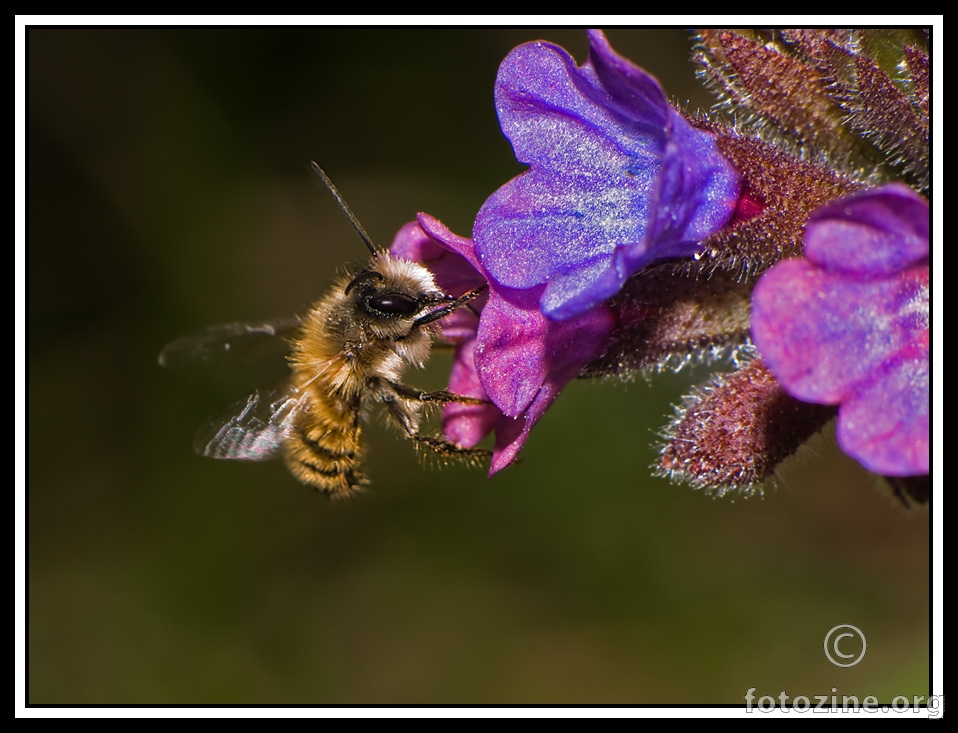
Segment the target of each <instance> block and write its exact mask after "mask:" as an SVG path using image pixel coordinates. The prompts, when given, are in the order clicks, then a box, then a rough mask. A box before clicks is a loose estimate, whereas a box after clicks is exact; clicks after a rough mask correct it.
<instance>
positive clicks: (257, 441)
mask: <svg viewBox="0 0 958 733" xmlns="http://www.w3.org/2000/svg"><path fill="white" fill-rule="evenodd" d="M302 397H303V393H302V392H300V391H299V390H298V389H296V388H295V387H294V386H293V385H292V384H290V383H289V382H280V383H278V384H274V385H270V386H268V387H261V388H260V389H258V390H256V391H255V392H253V393H252V394H251V395H249V397H246V398H245V399H242V400H239V401H238V402H235V403H233V404H232V405H230V406H229V407H228V408H227V409H226V410H225V411H224V412H223V413H222V414H220V415H219V416H217V417H215V418H213V419H212V420H210V421H209V422H208V423H207V424H206V425H205V426H204V427H203V428H201V429H200V431H199V432H198V433H197V434H196V439H195V440H194V441H193V447H194V448H195V449H196V452H197V453H199V454H200V455H201V456H207V457H208V458H220V459H226V460H233V461H266V460H269V459H271V458H277V457H279V455H280V453H281V451H282V447H283V443H284V442H285V440H286V439H287V438H288V437H289V434H290V432H291V431H292V429H293V426H294V423H295V420H296V416H297V414H298V412H299V410H300V409H301V405H302Z"/></svg>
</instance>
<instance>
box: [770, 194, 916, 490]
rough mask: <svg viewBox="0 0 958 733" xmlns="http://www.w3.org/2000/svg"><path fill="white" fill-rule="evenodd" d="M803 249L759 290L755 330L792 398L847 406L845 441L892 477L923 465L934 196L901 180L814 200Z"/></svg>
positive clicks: (841, 429) (842, 423)
mask: <svg viewBox="0 0 958 733" xmlns="http://www.w3.org/2000/svg"><path fill="white" fill-rule="evenodd" d="M805 254H806V257H807V259H791V260H785V261H784V262H780V263H779V264H777V265H776V266H775V267H773V268H772V269H771V270H769V271H768V272H767V273H765V275H763V276H762V278H761V279H760V280H759V282H758V284H757V285H756V287H755V290H754V292H753V294H752V337H753V338H754V340H755V344H756V346H757V347H758V350H759V352H761V354H762V356H763V357H764V359H765V361H766V363H767V364H768V366H769V368H770V369H771V370H772V372H773V373H774V374H775V376H776V377H777V378H778V380H779V381H780V382H781V383H782V385H783V386H784V387H785V389H786V390H787V391H788V392H789V393H790V394H791V395H792V396H794V397H796V398H798V399H800V400H804V401H806V402H816V403H820V404H827V405H840V408H839V412H838V442H839V444H840V445H841V447H842V449H843V450H844V451H845V452H846V453H848V454H849V455H851V456H853V457H854V458H856V459H857V460H858V461H859V462H860V463H862V465H864V466H865V467H866V468H868V469H869V470H872V471H875V472H876V473H880V474H884V475H886V476H910V475H920V474H927V473H928V463H929V459H928V448H929V443H928V427H929V425H928V423H929V366H928V343H929V333H928V311H929V299H928V285H929V270H928V255H929V243H928V202H927V201H926V200H925V199H924V198H922V197H921V196H919V195H918V194H916V193H914V192H913V191H912V190H911V189H909V188H907V187H905V186H903V185H900V184H889V185H887V186H884V187H882V188H878V189H873V190H871V191H868V192H865V193H862V194H858V195H856V196H852V197H849V198H846V199H842V200H840V201H836V202H833V203H831V204H828V205H827V206H823V207H821V208H819V209H817V210H816V211H815V212H814V213H813V214H812V215H811V217H810V218H809V222H808V225H807V226H806V228H805Z"/></svg>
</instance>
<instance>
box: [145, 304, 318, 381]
mask: <svg viewBox="0 0 958 733" xmlns="http://www.w3.org/2000/svg"><path fill="white" fill-rule="evenodd" d="M301 323H302V319H301V318H300V317H299V316H286V317H282V318H273V319H270V320H266V321H258V322H255V323H245V322H238V323H220V324H218V325H216V326H210V327H209V328H206V329H203V330H202V331H197V332H196V333H190V334H187V335H185V336H180V337H179V338H178V339H175V340H174V341H171V342H170V343H168V344H167V345H166V346H164V347H163V351H161V352H160V358H159V361H160V366H163V367H166V368H167V369H169V370H171V371H174V372H178V373H180V374H183V373H190V372H196V371H201V370H209V369H213V368H215V367H216V365H218V364H221V363H223V362H225V361H229V360H233V359H236V358H241V359H242V358H246V357H250V356H254V357H255V356H257V355H262V354H266V353H268V352H270V351H271V350H277V351H278V350H281V349H283V350H284V349H285V348H286V342H285V339H284V337H286V336H289V335H290V334H291V333H292V332H293V331H295V330H296V329H297V328H299V326H300V324H301Z"/></svg>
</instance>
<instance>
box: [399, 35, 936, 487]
mask: <svg viewBox="0 0 958 733" xmlns="http://www.w3.org/2000/svg"><path fill="white" fill-rule="evenodd" d="M589 45H590V52H589V57H588V59H587V60H586V62H585V63H584V64H582V65H581V66H579V65H577V64H576V62H575V60H574V59H573V58H572V57H571V56H570V55H569V54H568V53H567V52H566V51H565V50H563V49H562V48H559V47H558V46H555V45H552V44H549V43H545V42H535V43H528V44H524V45H522V46H519V47H518V48H516V49H514V50H513V51H512V52H511V53H510V54H509V55H508V56H507V57H506V59H505V60H504V61H503V62H502V65H501V66H500V69H499V74H498V78H497V80H496V87H495V101H496V109H497V111H498V114H499V120H500V124H501V126H502V130H503V133H504V134H505V135H506V137H507V138H508V139H509V141H510V142H511V144H512V147H513V149H514V151H515V155H516V157H517V158H518V160H519V161H520V162H522V163H524V164H527V165H528V166H529V168H528V170H526V171H525V172H524V173H522V174H520V175H519V176H517V177H516V178H514V179H513V180H511V181H509V182H508V183H506V184H505V185H503V186H502V187H501V188H499V189H498V190H497V191H496V192H494V193H493V194H492V195H491V196H490V197H489V198H488V200H487V201H486V202H485V204H484V205H483V206H482V208H481V210H480V211H479V212H478V214H477V216H476V221H475V225H474V229H473V232H472V238H471V239H468V238H464V237H460V236H457V235H455V234H453V233H451V232H450V231H448V230H447V229H446V228H445V227H444V226H443V225H442V224H441V223H439V222H438V221H437V220H436V219H434V218H432V217H430V216H427V215H424V214H421V215H420V216H419V218H418V220H417V221H416V222H413V223H411V224H409V225H407V226H406V227H405V228H404V229H403V230H402V231H401V232H400V233H399V234H398V235H397V237H396V241H395V242H394V244H393V246H392V250H391V251H392V252H393V254H395V255H398V256H401V257H405V258H408V259H412V260H416V261H418V262H422V263H425V264H426V265H427V266H428V267H429V268H430V269H431V270H432V271H433V273H434V274H435V276H436V281H437V283H438V284H439V285H440V286H441V287H442V288H443V289H444V290H446V292H449V293H451V294H453V295H458V294H461V293H463V292H466V291H468V290H470V289H473V288H475V287H478V286H480V285H483V284H486V285H488V289H487V293H486V294H484V295H483V296H482V297H481V298H480V299H478V300H477V301H476V302H474V304H473V305H474V306H475V307H474V309H473V310H472V311H468V310H465V309H461V310H460V311H457V312H456V313H455V314H453V315H452V316H450V317H448V318H447V319H445V320H444V321H443V323H442V324H441V327H442V336H443V338H444V339H445V340H447V341H450V342H452V343H454V344H455V345H456V355H455V360H454V363H453V368H452V374H451V377H450V383H449V384H450V390H451V391H453V392H455V393H458V394H462V395H465V396H469V397H476V398H480V399H484V400H488V403H487V404H479V405H476V404H459V403H452V404H450V405H447V407H446V409H445V414H444V431H445V433H446V436H447V437H448V438H449V439H450V440H452V441H455V442H456V443H458V444H460V445H463V446H467V447H471V446H473V445H475V444H476V443H478V442H479V441H480V440H482V439H483V438H484V437H485V436H486V435H488V434H489V433H490V432H494V433H495V450H494V455H493V460H492V465H491V470H490V473H495V472H497V471H499V470H501V469H503V468H504V467H506V466H507V465H509V463H511V462H512V461H513V460H514V459H515V457H516V455H517V454H518V452H519V451H520V449H521V448H522V446H523V444H524V443H525V441H526V439H527V438H528V436H529V432H530V430H531V428H532V426H533V425H534V424H535V423H536V422H537V421H538V420H539V419H540V418H541V417H542V415H543V414H544V412H545V411H546V409H547V408H548V406H549V405H550V404H551V403H552V402H553V400H555V398H556V397H557V395H558V394H559V392H560V391H561V390H562V388H563V387H564V386H565V385H566V384H567V383H568V382H569V381H570V380H572V379H573V378H576V377H582V376H608V375H624V374H628V373H630V372H633V371H636V370H639V371H657V370H661V369H663V368H679V367H681V366H682V365H684V364H686V363H689V362H695V363H706V364H708V363H713V362H715V361H717V360H719V359H729V358H730V359H731V360H732V362H733V364H734V365H735V367H736V369H735V371H733V372H731V373H728V374H724V375H722V376H713V377H712V378H711V379H710V380H709V381H708V382H707V383H706V385H704V386H702V387H699V388H697V389H696V390H695V391H694V392H693V394H691V395H690V396H689V397H688V398H687V399H686V400H685V401H684V402H683V404H682V405H681V406H680V407H678V408H677V409H676V415H675V418H674V419H673V421H672V423H671V424H670V425H669V426H668V427H667V428H666V429H665V432H664V434H663V437H664V441H665V442H664V444H663V446H662V453H661V458H660V462H659V464H658V465H657V466H656V467H655V470H656V471H657V472H659V473H661V474H664V475H668V476H670V477H672V478H673V479H675V480H680V481H684V482H687V483H689V484H691V485H693V486H696V487H702V488H707V489H709V490H714V491H717V492H719V493H722V492H724V491H727V490H729V489H737V490H744V491H746V492H752V491H756V490H760V488H761V486H762V484H763V482H765V481H766V479H769V478H770V477H772V476H774V473H775V471H776V469H777V467H778V466H779V464H780V463H781V461H782V460H783V459H784V458H786V457H788V456H789V455H791V454H792V453H794V452H795V450H796V449H797V448H798V447H799V446H800V445H801V444H802V443H803V442H804V441H805V440H807V439H808V437H810V435H812V434H813V433H815V432H817V431H818V430H819V429H820V428H821V427H822V426H823V425H824V424H825V423H827V422H828V421H829V420H831V419H832V418H833V417H834V415H835V414H836V411H837V414H838V438H839V443H840V445H841V446H842V447H843V449H844V450H845V451H846V452H848V453H849V454H850V455H852V456H853V457H855V458H856V459H858V460H859V461H860V462H861V463H862V464H863V465H865V466H866V467H867V468H869V469H870V470H873V471H875V472H877V473H879V474H883V475H886V476H893V477H915V476H919V477H920V476H923V475H925V474H927V473H928V464H929V461H928V446H929V443H928V438H929V428H928V414H929V409H928V403H929V376H928V373H929V370H928V345H929V336H928V311H929V296H928V292H929V238H928V217H929V214H928V204H927V201H926V199H925V198H924V197H923V194H924V193H926V191H927V186H928V110H929V103H928V73H927V69H928V56H927V50H926V49H927V47H928V38H927V34H923V33H920V32H911V31H901V32H897V35H895V34H894V33H891V34H890V33H887V32H884V33H878V32H852V31H828V30H817V31H779V32H775V33H771V34H766V35H762V34H758V33H741V32H740V33H733V32H730V31H707V32H704V33H702V34H701V36H700V37H699V45H698V49H697V53H696V60H697V61H698V63H699V64H700V67H701V72H702V76H703V77H704V78H705V79H706V81H707V82H708V83H709V84H710V85H712V86H713V87H715V88H716V89H717V91H718V93H719V96H720V98H721V100H722V104H724V105H725V107H726V108H728V109H729V110H730V111H733V112H736V113H742V112H744V113H745V115H744V116H743V117H744V118H746V119H748V120H749V123H748V124H744V125H743V124H740V123H734V122H733V121H732V117H731V116H728V115H725V114H724V111H723V110H722V109H719V110H718V111H717V112H716V113H715V114H714V115H712V116H708V117H706V116H697V117H692V116H689V115H687V114H686V113H684V112H682V111H680V110H678V109H677V108H676V107H674V106H673V105H672V104H671V103H670V102H669V100H668V98H667V96H666V94H665V92H664V91H663V89H662V88H661V86H660V85H659V83H658V81H657V80H656V79H655V78H654V77H652V76H651V75H650V74H648V73H647V72H645V71H644V70H642V69H640V68H638V67H637V66H635V65H634V64H632V63H631V62H630V61H628V60H627V59H625V58H623V57H622V56H620V55H618V54H617V53H616V52H615V51H614V50H613V49H612V47H611V46H610V45H609V43H608V41H607V39H606V38H605V36H604V35H603V34H602V33H601V32H598V31H591V32H589ZM890 50H893V51H895V52H896V53H895V56H894V58H893V59H892V60H893V61H894V63H891V62H890V60H889V59H890V58H891V56H890ZM891 181H894V182H893V183H889V182H891ZM763 273H764V274H763ZM903 486H904V487H905V488H903V489H900V493H901V494H902V495H904V494H908V495H910V496H911V497H912V498H918V497H919V495H921V492H922V491H924V494H923V495H922V496H921V498H925V499H927V489H924V490H922V489H921V488H915V485H914V484H909V483H906V484H903Z"/></svg>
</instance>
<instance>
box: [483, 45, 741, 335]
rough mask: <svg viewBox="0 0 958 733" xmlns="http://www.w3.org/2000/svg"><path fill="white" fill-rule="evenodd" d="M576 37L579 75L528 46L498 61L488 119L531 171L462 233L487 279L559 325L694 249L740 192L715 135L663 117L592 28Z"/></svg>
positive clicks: (653, 83)
mask: <svg viewBox="0 0 958 733" xmlns="http://www.w3.org/2000/svg"><path fill="white" fill-rule="evenodd" d="M589 42H590V48H591V51H590V54H589V59H588V61H586V63H585V64H583V65H582V66H581V67H578V66H576V63H575V60H574V59H573V58H572V57H571V56H570V55H569V54H568V53H567V52H566V51H565V50H564V49H562V48H560V47H558V46H555V45H552V44H550V43H544V42H541V41H540V42H536V43H527V44H524V45H522V46H519V47H518V48H516V49H514V50H513V51H512V52H511V53H510V54H509V56H507V57H506V59H505V60H504V61H503V62H502V65H501V66H500V67H499V76H498V79H497V81H496V108H497V110H498V113H499V121H500V124H501V125H502V131H503V133H504V134H505V135H506V137H508V138H509V140H510V141H511V142H512V146H513V148H514V150H515V153H516V157H517V158H518V159H519V160H520V161H521V162H523V163H528V164H529V165H530V166H531V167H530V169H529V170H528V171H526V172H525V173H523V174H521V175H519V176H518V177H516V178H514V179H513V180H512V181H510V182H509V183H507V184H506V185H505V186H503V187H502V188H500V189H499V190H498V191H497V192H496V193H494V194H493V195H492V196H491V197H490V198H489V199H488V200H487V201H486V203H485V205H484V206H483V207H482V210H481V211H480V212H479V215H478V217H477V219H476V224H475V229H474V232H473V234H474V238H475V251H476V254H477V255H478V258H479V261H480V262H481V263H482V266H483V268H484V270H485V272H486V273H487V274H488V276H489V281H490V283H495V284H496V285H498V286H501V287H503V288H509V289H512V290H514V291H522V292H524V293H526V297H527V298H528V297H531V295H532V294H533V293H534V294H535V297H536V299H537V300H538V302H539V304H540V307H541V310H542V312H543V313H545V314H546V315H547V316H548V317H549V318H551V319H554V320H560V321H562V320H566V319H569V318H572V317H574V316H577V315H579V314H582V313H585V312H587V311H588V310H589V309H590V308H592V307H593V306H595V305H596V304H598V303H602V302H603V301H605V300H606V299H608V298H609V297H611V296H612V295H614V294H615V293H617V292H618V291H619V289H620V288H621V287H622V285H623V284H624V283H625V281H626V280H627V279H628V278H629V277H630V276H631V275H632V274H634V273H636V272H638V271H639V270H641V269H642V268H643V267H645V266H646V265H649V264H650V263H652V262H655V261H657V260H661V259H664V258H672V257H687V256H690V255H693V254H696V253H697V252H699V251H700V247H699V244H698V243H699V242H701V241H702V240H703V239H704V238H706V237H708V236H709V235H711V234H713V233H714V232H716V231H717V230H719V229H720V228H721V227H722V226H723V225H724V224H725V223H726V222H727V221H728V220H729V218H730V217H731V215H732V213H733V211H734V210H735V205H736V199H737V197H738V192H739V176H738V174H737V173H736V171H735V170H734V169H733V168H732V166H731V165H730V164H729V163H728V161H726V160H725V158H723V157H722V155H721V154H720V153H719V150H718V148H717V146H716V143H715V138H714V137H713V136H712V135H711V134H710V133H708V132H705V131H703V130H698V129H696V128H694V127H692V126H691V125H690V124H689V123H688V121H686V119H685V118H684V117H683V116H682V115H680V114H679V113H678V112H676V111H675V110H674V109H673V108H672V107H671V105H669V102H668V99H667V98H666V96H665V92H664V91H663V90H662V87H661V86H659V83H658V81H657V80H656V79H655V78H654V77H652V76H651V75H649V74H648V73H646V72H645V71H643V70H642V69H640V68H638V67H637V66H635V65H633V64H632V63H631V62H630V61H628V60H627V59H624V58H622V57H621V56H619V55H618V54H617V53H616V52H615V51H613V50H612V47H611V46H610V45H609V42H608V41H607V40H606V38H605V36H604V35H603V34H602V33H601V32H599V31H590V32H589ZM525 305H526V300H524V301H523V306H522V308H523V309H525Z"/></svg>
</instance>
